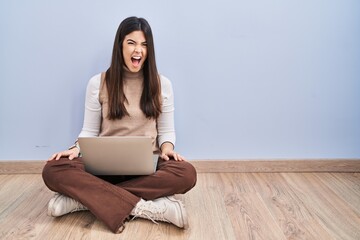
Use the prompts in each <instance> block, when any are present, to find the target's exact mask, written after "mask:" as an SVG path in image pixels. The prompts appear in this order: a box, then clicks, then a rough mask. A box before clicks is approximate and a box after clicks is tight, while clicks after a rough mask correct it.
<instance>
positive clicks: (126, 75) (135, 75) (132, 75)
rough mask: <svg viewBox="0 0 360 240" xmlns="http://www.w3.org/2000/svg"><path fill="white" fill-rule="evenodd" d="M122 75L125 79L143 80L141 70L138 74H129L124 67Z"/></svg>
mask: <svg viewBox="0 0 360 240" xmlns="http://www.w3.org/2000/svg"><path fill="white" fill-rule="evenodd" d="M123 69H124V73H123V77H124V78H127V79H143V78H144V71H143V70H142V69H141V70H140V71H138V72H130V71H129V69H128V68H127V67H125V66H124V68H123Z"/></svg>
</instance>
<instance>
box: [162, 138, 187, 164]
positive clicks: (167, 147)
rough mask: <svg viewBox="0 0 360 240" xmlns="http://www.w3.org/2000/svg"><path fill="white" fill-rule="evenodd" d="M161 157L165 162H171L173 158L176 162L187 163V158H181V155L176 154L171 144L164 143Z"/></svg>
mask: <svg viewBox="0 0 360 240" xmlns="http://www.w3.org/2000/svg"><path fill="white" fill-rule="evenodd" d="M160 157H161V158H162V159H164V160H165V161H168V160H170V158H173V159H174V160H175V161H185V160H186V159H185V157H183V156H181V155H180V154H179V153H177V152H175V151H174V149H173V145H172V144H171V143H168V142H166V143H164V144H163V145H162V146H161V155H160Z"/></svg>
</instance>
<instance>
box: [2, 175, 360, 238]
mask: <svg viewBox="0 0 360 240" xmlns="http://www.w3.org/2000/svg"><path fill="white" fill-rule="evenodd" d="M52 195H53V193H52V192H51V191H49V190H48V189H47V188H46V187H45V186H44V184H43V182H42V179H41V176H40V174H24V175H16V174H14V175H0V239H195V240H203V239H206V240H208V239H221V240H222V239H244V240H245V239H264V240H271V239H276V240H281V239H315V240H321V239H324V240H329V239H339V240H340V239H341V240H345V239H353V240H358V239H360V173H199V174H198V184H197V186H196V187H195V188H194V189H193V190H191V191H190V192H189V193H187V194H185V195H183V196H179V197H181V198H182V199H183V200H184V203H185V205H186V208H187V211H188V215H189V222H190V229H188V230H186V231H184V230H181V229H178V228H176V227H174V226H172V225H170V224H165V223H161V224H158V225H156V224H153V223H152V222H150V221H146V220H142V219H136V220H133V221H131V222H129V223H127V224H126V228H125V230H124V232H123V233H122V234H118V235H116V234H113V233H111V232H110V231H109V230H108V229H107V228H106V226H104V225H103V224H102V223H101V222H99V221H98V220H96V219H95V217H94V216H93V215H92V214H91V213H90V212H77V213H73V214H68V215H66V216H63V217H59V218H52V217H49V216H47V215H46V209H47V208H46V206H47V202H48V200H49V199H50V198H51V196H52Z"/></svg>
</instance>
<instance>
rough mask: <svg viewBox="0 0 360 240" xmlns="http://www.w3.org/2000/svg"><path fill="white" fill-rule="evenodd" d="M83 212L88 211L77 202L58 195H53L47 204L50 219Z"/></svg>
mask: <svg viewBox="0 0 360 240" xmlns="http://www.w3.org/2000/svg"><path fill="white" fill-rule="evenodd" d="M83 210H88V209H87V208H86V207H85V206H84V205H82V204H81V203H79V202H78V201H76V200H74V199H72V198H69V197H67V196H65V195H62V194H60V193H55V195H54V197H53V198H52V199H50V201H49V204H48V215H49V216H52V217H59V216H62V215H65V214H67V213H71V212H76V211H83Z"/></svg>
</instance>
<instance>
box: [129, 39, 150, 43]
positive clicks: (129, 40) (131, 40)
mask: <svg viewBox="0 0 360 240" xmlns="http://www.w3.org/2000/svg"><path fill="white" fill-rule="evenodd" d="M126 41H131V42H134V43H136V41H135V40H132V39H131V38H128V39H127V40H126ZM144 43H147V41H145V42H142V43H141V44H144Z"/></svg>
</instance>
